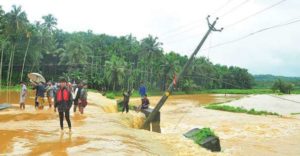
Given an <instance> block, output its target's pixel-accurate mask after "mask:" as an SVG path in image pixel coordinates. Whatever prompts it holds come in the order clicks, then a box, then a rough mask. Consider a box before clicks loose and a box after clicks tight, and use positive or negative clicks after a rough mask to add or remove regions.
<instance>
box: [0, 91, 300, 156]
mask: <svg viewBox="0 0 300 156" xmlns="http://www.w3.org/2000/svg"><path fill="white" fill-rule="evenodd" d="M16 96H17V98H15V99H14V100H16V103H17V102H18V97H19V96H18V95H16ZM159 98H160V97H150V98H149V99H150V103H151V105H155V104H156V102H157V101H158V100H159ZM236 98H240V96H228V95H227V96H224V95H203V94H202V95H178V96H171V98H170V99H169V100H168V101H167V103H166V105H165V106H164V107H163V108H162V110H161V112H162V113H161V128H162V134H159V133H153V132H149V131H145V130H140V129H136V128H138V127H140V126H141V124H142V123H143V120H144V115H143V114H142V113H136V112H133V111H130V113H128V114H122V113H117V107H116V102H115V100H110V99H106V98H104V97H103V96H102V95H100V94H98V93H92V92H89V97H88V101H89V105H88V106H87V108H86V110H85V113H86V114H84V115H80V114H78V113H71V121H72V127H73V131H72V133H67V132H65V133H60V131H59V121H58V115H57V114H56V113H54V112H53V110H52V109H48V107H45V109H44V110H35V109H34V107H33V101H32V103H31V104H30V105H28V104H27V105H26V109H25V110H24V111H23V110H22V111H21V110H19V109H18V105H17V104H14V105H13V107H12V108H10V109H6V110H2V111H0V138H1V139H0V155H172V156H173V155H276V154H277V155H297V154H298V155H299V153H300V151H299V148H298V147H299V145H300V143H299V140H300V131H299V128H300V122H299V121H300V120H299V118H279V117H273V116H253V115H246V114H235V113H228V112H221V111H214V110H207V109H204V108H203V107H200V106H201V105H206V104H208V103H217V102H222V101H223V102H224V101H230V100H233V99H236ZM1 100H2V97H1ZM32 100H33V99H32ZM4 102H5V101H4ZM26 102H27V101H26ZM29 102H30V101H29ZM130 103H134V104H139V103H140V99H139V98H133V99H132V100H131V101H130ZM65 126H66V125H65ZM195 127H199V128H201V127H211V128H212V129H214V130H215V132H216V134H217V135H219V136H220V138H221V145H222V152H220V153H212V152H209V151H207V150H205V149H203V148H200V147H199V146H198V145H196V144H194V142H193V141H191V140H188V139H186V138H184V137H183V136H182V134H183V133H185V132H186V131H188V130H190V129H192V128H195Z"/></svg>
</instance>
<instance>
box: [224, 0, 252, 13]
mask: <svg viewBox="0 0 300 156" xmlns="http://www.w3.org/2000/svg"><path fill="white" fill-rule="evenodd" d="M248 2H249V0H245V1H243V2H242V3H240V4H238V5H236V6H234V7H233V8H232V9H230V10H229V11H227V12H225V13H223V14H222V15H221V16H220V17H225V16H227V15H228V14H230V13H232V12H234V11H235V10H237V9H239V8H240V7H241V6H243V5H245V4H246V3H248Z"/></svg>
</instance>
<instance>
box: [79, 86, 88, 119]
mask: <svg viewBox="0 0 300 156" xmlns="http://www.w3.org/2000/svg"><path fill="white" fill-rule="evenodd" d="M81 86H82V89H81V91H80V96H79V100H78V107H79V112H80V113H81V114H83V109H84V108H85V107H86V105H87V85H86V84H85V83H81Z"/></svg>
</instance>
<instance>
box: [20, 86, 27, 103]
mask: <svg viewBox="0 0 300 156" xmlns="http://www.w3.org/2000/svg"><path fill="white" fill-rule="evenodd" d="M20 85H21V92H20V109H25V99H26V95H27V88H26V85H25V83H24V82H20Z"/></svg>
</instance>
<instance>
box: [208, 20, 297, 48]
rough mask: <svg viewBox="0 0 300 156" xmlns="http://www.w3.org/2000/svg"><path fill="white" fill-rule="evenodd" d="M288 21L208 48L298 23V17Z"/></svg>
mask: <svg viewBox="0 0 300 156" xmlns="http://www.w3.org/2000/svg"><path fill="white" fill-rule="evenodd" d="M294 19H295V18H294ZM289 21H290V22H285V23H282V24H277V25H273V26H270V27H266V28H262V29H259V30H257V31H254V32H251V33H249V34H247V35H245V36H242V37H239V38H237V39H234V40H230V41H226V42H223V43H219V44H216V45H213V46H211V47H209V48H217V47H220V46H224V45H227V44H231V43H235V42H238V41H240V40H243V39H246V38H248V37H251V36H253V35H256V34H258V33H262V32H264V31H267V30H270V29H275V28H279V27H284V26H287V25H291V24H294V23H298V22H300V19H297V20H294V21H291V20H289Z"/></svg>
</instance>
